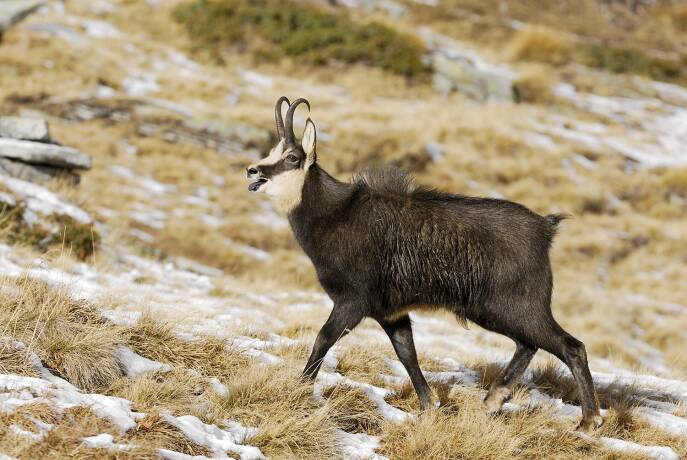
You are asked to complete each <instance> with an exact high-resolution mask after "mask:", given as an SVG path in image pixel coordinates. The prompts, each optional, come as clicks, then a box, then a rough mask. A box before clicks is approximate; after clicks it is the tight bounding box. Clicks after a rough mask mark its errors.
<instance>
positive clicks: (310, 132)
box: [301, 118, 317, 169]
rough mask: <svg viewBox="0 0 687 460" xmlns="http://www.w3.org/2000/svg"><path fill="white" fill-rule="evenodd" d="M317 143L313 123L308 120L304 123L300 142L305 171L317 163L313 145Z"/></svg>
mask: <svg viewBox="0 0 687 460" xmlns="http://www.w3.org/2000/svg"><path fill="white" fill-rule="evenodd" d="M316 141H317V133H316V131H315V123H313V121H312V120H311V119H310V118H308V121H306V122H305V131H303V140H301V147H303V151H304V152H305V155H306V158H305V169H307V168H309V167H310V166H311V165H313V164H314V163H315V162H316V161H317V153H316V152H315V144H316Z"/></svg>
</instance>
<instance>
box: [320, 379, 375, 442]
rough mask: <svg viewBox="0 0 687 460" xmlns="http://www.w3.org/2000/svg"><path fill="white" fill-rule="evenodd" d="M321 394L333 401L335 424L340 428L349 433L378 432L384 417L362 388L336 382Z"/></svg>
mask: <svg viewBox="0 0 687 460" xmlns="http://www.w3.org/2000/svg"><path fill="white" fill-rule="evenodd" d="M322 396H323V397H324V398H325V399H328V400H332V401H335V404H336V406H337V409H338V413H337V414H336V425H337V426H338V427H339V428H340V429H342V430H344V431H348V432H349V433H361V432H363V433H368V434H372V435H374V434H380V432H381V426H382V424H383V423H384V419H383V418H382V416H381V415H380V414H379V411H378V410H377V406H376V405H375V404H374V403H373V402H372V401H370V398H368V397H367V395H366V394H365V392H364V391H363V390H362V389H360V388H357V387H352V386H350V385H346V384H338V385H334V386H331V387H327V388H325V389H324V390H323V391H322Z"/></svg>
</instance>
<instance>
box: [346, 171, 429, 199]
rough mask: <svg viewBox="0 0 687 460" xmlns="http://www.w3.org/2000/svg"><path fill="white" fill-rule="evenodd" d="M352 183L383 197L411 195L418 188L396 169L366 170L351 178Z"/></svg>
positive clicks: (411, 180)
mask: <svg viewBox="0 0 687 460" xmlns="http://www.w3.org/2000/svg"><path fill="white" fill-rule="evenodd" d="M353 183H354V184H356V185H358V186H360V187H363V188H366V189H368V190H370V191H371V192H376V193H380V194H384V195H387V194H389V195H403V196H408V195H412V194H413V193H414V192H416V191H418V190H419V189H420V187H418V185H417V184H415V183H414V182H413V179H412V178H411V177H410V176H409V175H408V174H407V173H406V172H405V171H403V170H400V169H398V168H392V167H388V168H374V169H368V170H365V171H363V172H361V173H360V174H356V175H355V176H354V177H353Z"/></svg>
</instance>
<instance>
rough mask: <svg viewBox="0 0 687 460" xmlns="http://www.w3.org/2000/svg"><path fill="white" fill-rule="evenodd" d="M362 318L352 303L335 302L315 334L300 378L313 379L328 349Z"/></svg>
mask: <svg viewBox="0 0 687 460" xmlns="http://www.w3.org/2000/svg"><path fill="white" fill-rule="evenodd" d="M361 319H362V313H361V312H360V311H359V309H357V308H356V307H355V306H354V305H351V304H336V305H334V308H333V309H332V312H331V313H330V315H329V318H328V319H327V322H326V323H324V326H322V329H320V332H319V333H318V334H317V339H316V340H315V345H313V348H312V353H311V354H310V358H309V359H308V363H307V364H306V365H305V369H303V374H302V378H303V379H309V380H314V379H315V377H317V372H318V371H319V370H320V366H322V360H323V359H324V357H325V355H326V354H327V352H328V351H329V349H330V348H331V347H332V346H333V345H334V344H335V343H336V341H337V340H339V339H340V338H341V337H343V336H344V335H346V334H348V333H349V332H350V331H351V330H353V328H355V327H356V326H357V325H358V323H359V322H360V320H361Z"/></svg>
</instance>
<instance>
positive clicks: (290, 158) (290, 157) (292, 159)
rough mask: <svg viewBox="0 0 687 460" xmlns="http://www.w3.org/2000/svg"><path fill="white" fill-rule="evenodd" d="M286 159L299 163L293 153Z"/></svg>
mask: <svg viewBox="0 0 687 460" xmlns="http://www.w3.org/2000/svg"><path fill="white" fill-rule="evenodd" d="M286 159H287V160H289V161H290V162H291V163H295V162H297V161H298V157H297V156H296V155H294V154H293V153H291V154H289V155H287V157H286Z"/></svg>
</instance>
